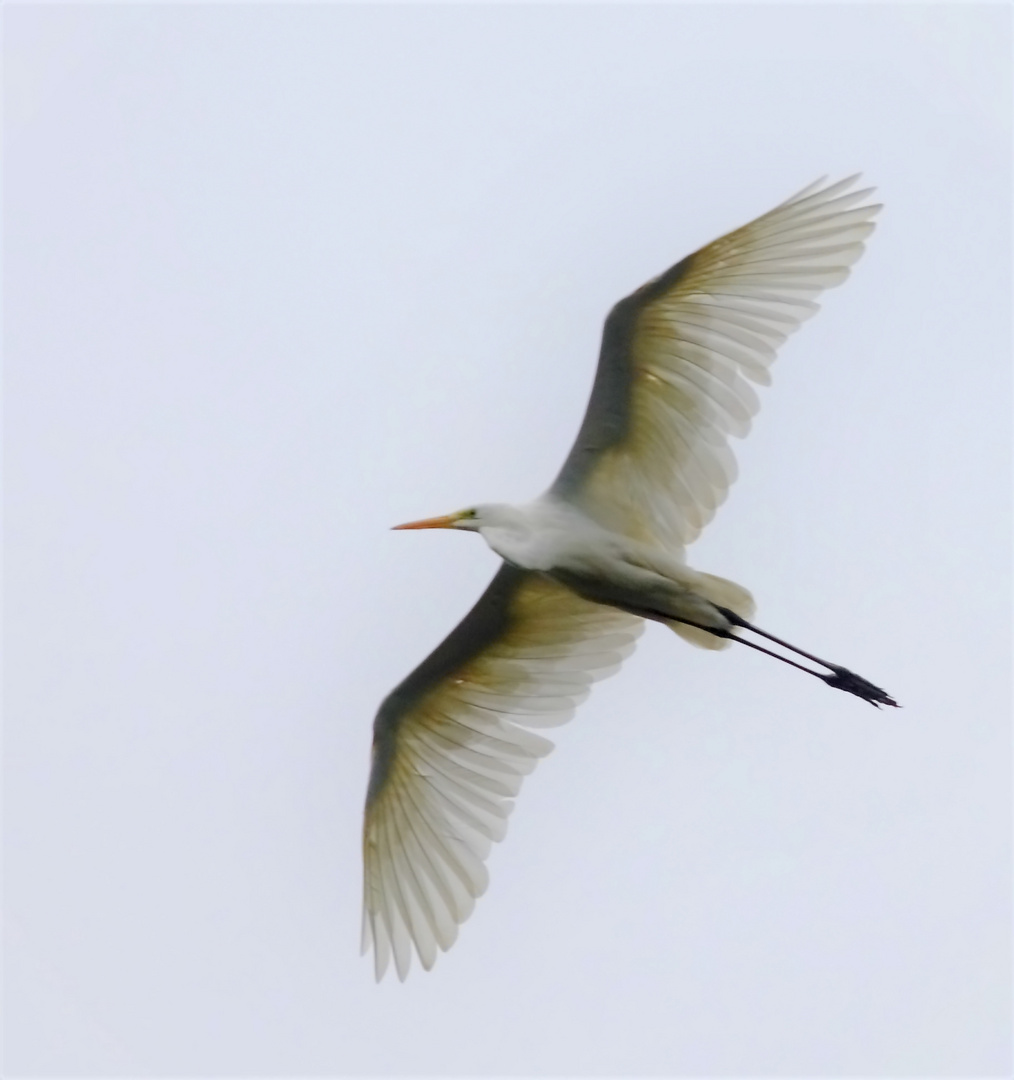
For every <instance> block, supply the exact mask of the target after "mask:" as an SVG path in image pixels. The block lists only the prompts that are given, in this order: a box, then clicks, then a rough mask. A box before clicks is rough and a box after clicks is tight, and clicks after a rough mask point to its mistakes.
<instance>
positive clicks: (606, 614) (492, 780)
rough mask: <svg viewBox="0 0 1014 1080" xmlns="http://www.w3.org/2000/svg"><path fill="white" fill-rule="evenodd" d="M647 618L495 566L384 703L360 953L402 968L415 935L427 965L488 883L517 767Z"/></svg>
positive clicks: (535, 754) (539, 753)
mask: <svg viewBox="0 0 1014 1080" xmlns="http://www.w3.org/2000/svg"><path fill="white" fill-rule="evenodd" d="M642 625H643V624H642V621H641V620H640V619H638V618H636V617H634V616H631V615H626V614H624V613H622V612H620V611H615V610H613V609H611V608H606V607H601V606H599V605H598V604H592V603H589V602H588V601H586V600H582V599H581V598H580V597H578V596H575V595H574V594H573V593H571V592H569V591H568V590H567V589H565V588H564V587H563V586H562V585H557V584H556V583H555V582H553V581H551V580H550V579H549V578H545V577H543V576H542V575H539V574H533V573H531V572H529V571H526V570H519V569H517V568H516V567H513V566H510V565H509V564H507V563H504V565H503V566H502V567H501V568H500V570H499V572H498V573H497V575H496V577H494V578H493V580H492V582H491V583H490V585H489V587H488V588H487V589H486V591H485V593H483V595H482V597H481V598H480V599H479V602H478V603H477V604H476V605H475V607H474V608H472V610H471V611H470V612H469V613H468V614H467V615H466V616H465V618H464V619H463V620H462V622H461V623H459V624H458V626H457V628H456V629H455V630H454V631H452V633H451V634H450V636H449V637H448V638H447V639H446V640H445V641H444V642H443V643H442V644H441V645H439V646H438V647H437V649H436V650H435V651H434V652H433V653H431V654H430V656H429V657H427V659H426V660H424V661H423V662H422V663H421V664H420V665H419V667H417V668H416V669H415V671H413V672H412V674H411V675H409V676H408V678H407V679H405V681H404V682H403V683H401V685H400V686H398V687H396V688H395V689H394V690H393V691H392V692H391V693H390V694H389V695H388V696H387V698H386V699H385V701H384V703H383V704H382V705H381V707H380V711H379V712H378V714H377V719H376V721H375V723H374V729H373V730H374V734H373V768H372V771H371V773H370V784H369V790H368V792H367V796H366V821H365V825H364V828H363V862H364V891H365V897H364V903H363V951H364V952H365V951H366V949H367V948H368V947H369V944H370V942H371V941H372V943H373V947H374V951H375V964H376V973H377V978H378V979H379V978H380V977H381V976H382V975H383V974H384V971H385V970H386V968H387V964H388V961H389V959H390V955H391V952H392V951H393V952H394V962H395V966H396V967H397V970H398V976H399V978H402V979H404V978H405V975H406V974H407V973H408V968H409V963H410V960H411V955H412V945H413V944H414V945H415V949H416V952H417V953H418V954H419V959H420V960H421V961H422V964H423V967H425V968H427V969H428V968H430V967H431V966H432V964H433V961H434V960H435V959H436V955H437V947H438V946H439V947H440V948H441V949H447V948H449V947H450V945H451V944H452V943H453V941H454V939H455V937H456V936H457V933H458V924H459V923H462V922H464V920H465V919H467V918H468V916H469V915H470V914H471V911H472V907H473V906H474V898H475V897H477V896H480V895H481V894H482V892H483V891H484V890H485V888H486V882H487V876H486V868H485V866H484V865H483V860H484V859H485V857H486V855H487V854H488V853H489V848H490V841H492V840H501V839H503V836H504V834H505V832H506V831H507V815H508V814H509V813H510V812H511V810H512V809H513V802H512V801H511V799H512V797H513V796H514V795H516V794H517V793H518V790H519V788H520V787H521V778H522V776H523V775H524V774H525V773H528V772H531V770H532V769H533V768H534V767H535V763H536V761H537V760H538V759H539V758H540V757H543V756H544V755H546V754H548V753H549V751H550V750H551V749H552V747H553V744H552V743H551V742H550V741H549V740H548V739H544V738H543V737H542V736H540V735H536V734H534V733H533V732H531V731H528V730H527V729H528V728H530V727H547V726H551V725H554V724H562V723H563V722H564V721H566V720H569V719H570V717H571V716H572V715H573V712H574V707H575V706H576V705H577V704H578V703H579V702H580V701H583V700H584V698H585V697H586V696H587V694H588V687H589V684H590V683H591V682H593V681H594V680H596V679H602V678H605V676H607V675H611V674H612V673H613V672H615V671H616V670H617V669H618V668H619V665H620V662H621V661H622V660H623V659H624V657H626V656H628V655H629V654H630V653H631V652H632V651H633V649H634V642H635V640H636V639H637V637H638V635H639V634H640V633H641V629H642Z"/></svg>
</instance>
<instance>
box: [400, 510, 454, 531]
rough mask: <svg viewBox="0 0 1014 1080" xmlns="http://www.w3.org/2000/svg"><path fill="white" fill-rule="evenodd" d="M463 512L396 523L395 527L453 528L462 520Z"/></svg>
mask: <svg viewBox="0 0 1014 1080" xmlns="http://www.w3.org/2000/svg"><path fill="white" fill-rule="evenodd" d="M461 518H462V515H461V514H444V516H443V517H433V518H424V519H423V520H422V521H410V522H408V523H407V524H405V525H394V526H392V528H394V529H453V528H454V523H455V522H456V521H460V520H461Z"/></svg>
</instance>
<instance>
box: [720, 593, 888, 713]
mask: <svg viewBox="0 0 1014 1080" xmlns="http://www.w3.org/2000/svg"><path fill="white" fill-rule="evenodd" d="M718 610H719V611H720V612H721V613H722V614H723V615H724V616H725V618H727V619H728V620H729V622H731V623H732V625H733V626H738V627H741V628H742V629H744V630H749V631H750V632H751V633H754V634H759V635H760V636H761V637H765V638H767V639H768V641H773V642H775V644H776V645H781V646H782V647H783V648H785V649H790V650H791V651H792V652H794V653H797V654H798V655H799V656H805V657H806V659H807V660H812V661H813V662H814V663H815V664H820V665H821V667H826V668H827V669H828V670H829V671H830V672H831V674H830V675H824V674H822V673H821V672H819V671H813V670H812V669H811V668H808V667H804V666H803V665H802V664H797V663H796V661H795V660H790V659H789V658H788V657H787V656H780V655H779V654H778V653H776V652H772V651H771V650H770V649H765V648H764V647H763V646H761V645H757V644H756V643H755V642H752V641H747V639H746V638H742V637H739V636H737V635H736V634H732V633H729V632H728V631H725V632H716V631H714V630H712V631H711V633H713V634H716V636H718V637H727V638H729V639H730V640H731V641H738V642H739V643H740V644H741V645H748V646H749V647H750V648H751V649H756V650H757V651H758V652H762V653H766V654H767V655H768V656H773V657H775V659H777V660H781V661H782V662H783V663H786V664H791V665H792V666H793V667H795V668H799V670H800V671H805V672H807V673H808V674H810V675H815V676H816V677H817V678H818V679H822V680H823V681H824V682H826V683H827V685H828V686H833V687H834V688H835V689H836V690H844V691H846V693H849V694H855V695H856V697H861V698H862V699H863V701H868V702H869V703H870V704H871V705H875V706H876V707H877V708H878V709H879V708H880V706H881V705H891V706H893V707H894V708H897V707H898V703H897V702H896V701H895V700H894V698H892V697H891V695H890V694H888V693H887V692H886V691H885V690H881V689H880V687H879V686H874V685H873V683H871V682H870V681H869V680H868V679H864V678H863V677H862V676H861V675H856V673H855V672H854V671H849V669H848V668H843V667H841V666H840V665H838V664H829V663H828V662H827V661H826V660H821V659H820V657H819V656H814V655H813V654H812V653H808V652H805V651H804V650H803V649H797V648H796V646H795V645H790V644H789V643H788V642H787V641H782V639H781V638H777V637H775V635H774V634H769V633H768V632H767V631H766V630H759V629H758V628H757V627H756V626H754V625H753V624H752V623H748V622H747V621H746V619H742V618H740V616H739V615H737V614H736V613H735V612H734V611H730V610H729V609H728V608H719V609H718ZM700 629H701V630H707V629H708V627H706V626H702V627H700Z"/></svg>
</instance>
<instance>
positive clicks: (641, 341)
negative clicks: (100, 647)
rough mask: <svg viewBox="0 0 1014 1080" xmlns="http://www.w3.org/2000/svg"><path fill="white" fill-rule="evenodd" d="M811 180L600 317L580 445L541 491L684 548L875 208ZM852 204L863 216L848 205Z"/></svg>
mask: <svg viewBox="0 0 1014 1080" xmlns="http://www.w3.org/2000/svg"><path fill="white" fill-rule="evenodd" d="M856 179H857V177H851V178H850V179H848V180H842V181H841V182H839V183H837V184H831V185H825V184H824V181H822V180H820V181H818V182H817V183H816V184H811V185H810V186H809V187H808V188H805V189H804V190H803V191H801V192H799V194H798V195H794V196H793V197H792V198H791V199H789V200H788V201H787V202H784V203H782V204H781V205H780V206H777V207H775V209H774V210H772V211H770V212H769V213H767V214H764V215H763V216H762V217H759V218H757V219H756V221H752V222H751V223H750V224H749V225H744V226H743V228H741V229H737V230H736V231H735V232H731V233H729V234H727V235H726V236H723V237H721V238H720V239H718V240H715V241H713V242H712V243H710V244H708V245H707V247H703V248H701V249H700V251H697V252H695V253H694V254H693V255H689V256H687V258H685V259H684V260H683V261H682V262H680V263H677V264H676V266H674V267H672V268H671V269H670V270H667V271H666V272H665V273H664V274H662V275H661V277H658V278H655V279H654V280H653V281H649V282H648V283H647V284H646V285H643V286H642V287H641V288H640V289H638V290H637V291H636V292H635V293H632V294H631V295H630V296H628V297H627V298H626V299H624V300H621V301H620V302H619V303H618V304H617V305H616V306H615V307H614V308H613V310H612V311H611V312H610V313H609V317H608V318H607V319H606V324H605V329H604V331H603V335H602V349H601V352H600V354H599V365H598V371H597V373H596V376H595V384H594V386H593V388H592V394H591V400H590V402H589V403H588V411H587V412H586V414H585V418H584V422H583V423H582V425H581V430H580V431H579V432H578V436H577V441H576V442H575V443H574V447H573V449H572V450H571V452H570V455H569V456H568V458H567V460H566V462H565V463H564V466H563V469H562V470H561V472H560V475H559V476H558V477H557V478H556V480H555V481H554V483H553V486H552V488H550V492H551V493H552V494H553V495H556V496H557V497H559V498H563V499H567V500H569V501H571V502H574V503H576V504H578V505H579V506H581V507H582V509H584V510H585V511H586V512H587V513H589V514H590V515H591V516H592V517H595V518H597V519H598V520H599V521H601V522H602V523H603V524H605V525H607V526H609V527H610V528H612V529H615V530H616V531H618V532H621V533H625V534H626V535H628V536H632V537H634V538H635V539H638V540H643V541H648V542H656V543H661V544H663V545H664V546H666V547H668V548H670V549H676V548H681V547H683V546H684V545H686V544H689V543H690V542H691V541H692V540H694V539H695V538H696V537H697V535H698V533H699V532H700V531H701V529H702V528H703V527H704V526H705V525H706V524H707V523H708V522H709V521H710V520H711V518H712V517H713V515H714V513H715V510H716V509H717V507H718V506H719V505H720V504H721V503H722V501H723V500H724V498H725V496H726V493H727V491H728V488H729V485H730V484H731V483H732V481H733V480H734V479H735V476H736V463H735V460H734V458H733V456H732V451H731V450H730V449H729V445H728V436H729V435H736V436H740V437H741V436H743V435H745V434H746V433H747V431H748V430H749V427H750V419H751V417H752V416H753V414H754V413H755V412H756V411H757V408H758V406H759V402H758V400H757V395H756V393H755V392H754V390H753V388H752V386H751V385H750V383H749V382H747V379H749V380H751V381H752V382H755V383H763V384H767V383H769V382H770V376H769V375H768V365H769V364H770V363H771V361H772V360H774V358H775V349H776V348H777V346H779V345H780V344H781V343H782V342H783V341H784V340H785V339H786V337H788V335H789V334H791V333H792V332H793V331H794V330H795V329H796V328H797V327H798V326H799V324H800V323H801V322H802V321H803V320H804V319H807V318H809V317H810V316H811V315H812V314H813V313H814V312H815V311H817V307H818V305H817V304H815V303H814V302H813V298H814V297H816V296H818V295H819V294H820V292H821V291H822V290H824V289H827V288H829V287H831V286H832V285H838V284H840V283H841V282H843V281H844V280H845V279H846V278H847V277H848V273H849V271H848V267H849V266H850V265H851V264H852V263H853V262H855V261H856V259H858V258H859V256H860V255H861V254H862V252H863V240H864V239H865V238H866V237H867V236H869V234H870V233H871V232H872V231H873V224H872V222H871V219H872V218H873V216H874V215H875V214H876V213H877V211H878V210H879V209H880V206H879V205H871V204H868V203H865V202H864V200H865V199H866V197H867V196H868V195H869V194H870V192H871V191H872V190H873V189H872V188H867V189H865V190H862V191H849V190H848V189H849V188H851V187H852V186H853V184H854V183H855V180H856ZM857 203H860V204H862V205H858V206H857V205H856V204H857Z"/></svg>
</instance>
